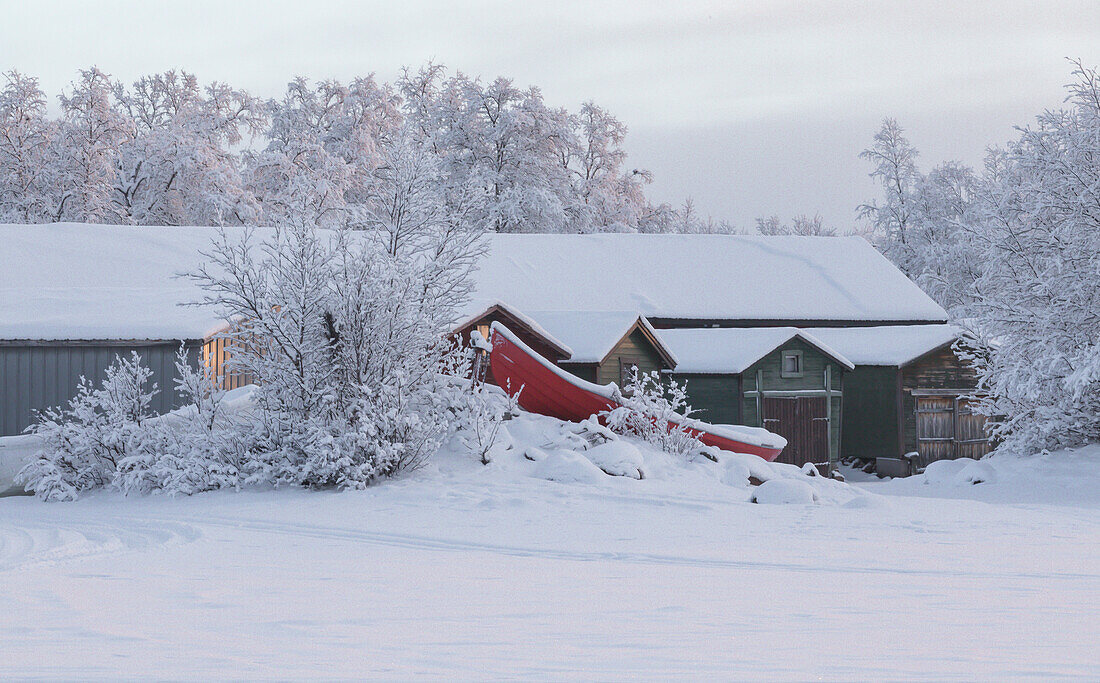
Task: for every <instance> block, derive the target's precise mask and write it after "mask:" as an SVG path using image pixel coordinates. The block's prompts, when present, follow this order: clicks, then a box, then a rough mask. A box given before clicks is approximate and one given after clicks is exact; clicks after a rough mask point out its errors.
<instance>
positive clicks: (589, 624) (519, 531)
mask: <svg viewBox="0 0 1100 683" xmlns="http://www.w3.org/2000/svg"><path fill="white" fill-rule="evenodd" d="M506 438H511V440H512V443H513V444H514V447H513V448H512V449H511V450H508V451H503V450H500V451H498V452H497V453H496V462H494V463H493V464H492V465H490V466H488V467H484V466H482V465H480V464H478V463H476V462H475V461H474V460H473V459H472V458H471V457H463V456H460V455H458V454H457V453H454V452H452V453H450V454H449V455H444V456H441V457H439V458H437V459H436V460H435V461H433V463H432V464H431V465H430V466H429V467H427V468H425V469H423V470H421V471H419V472H416V473H413V474H411V475H408V476H405V477H402V478H400V479H398V480H394V481H389V482H385V483H383V484H381V485H378V486H374V487H372V488H370V489H369V490H366V491H362V492H344V493H332V492H308V491H299V490H281V491H248V492H243V493H230V492H221V493H212V494H203V495H198V496H194V497H190V498H175V499H173V498H166V497H162V496H153V497H146V498H140V497H139V498H123V497H120V496H118V495H116V494H100V495H94V496H91V497H89V498H87V499H84V500H81V501H78V502H76V503H69V504H58V503H55V504H46V503H42V502H39V501H37V500H35V499H32V498H27V497H15V498H3V499H0V599H2V601H3V604H4V606H5V610H4V617H3V619H0V677H3V678H12V677H27V676H47V677H60V678H88V677H100V678H117V677H120V676H122V677H133V676H137V675H139V674H150V675H152V676H156V677H220V678H230V677H232V678H241V677H244V678H304V677H376V678H386V679H404V678H409V677H415V676H423V677H431V678H443V677H447V678H452V677H453V678H462V679H484V678H501V677H509V678H511V677H520V678H535V679H560V678H582V679H591V678H597V679H608V678H642V679H669V678H692V679H698V678H705V677H719V678H724V679H729V678H768V679H775V678H779V679H818V678H823V679H839V680H851V679H881V678H889V679H898V678H901V679H914V678H926V679H928V678H931V679H966V680H973V679H993V680H1003V679H1007V678H1022V677H1031V678H1041V679H1051V678H1060V677H1062V678H1073V677H1079V678H1088V677H1091V676H1094V675H1095V674H1096V672H1097V670H1100V651H1098V650H1097V649H1096V647H1095V643H1096V634H1097V633H1100V493H1098V491H1100V448H1093V449H1091V450H1085V451H1081V452H1077V453H1070V454H1056V455H1054V456H1048V457H1047V458H1046V459H1041V460H1031V461H1026V462H1023V461H1013V462H1009V461H1004V463H1002V464H989V462H983V463H976V464H975V465H981V466H986V469H987V470H991V471H994V474H993V475H989V473H988V471H986V472H985V481H983V483H980V484H973V483H968V481H972V480H974V479H977V478H981V477H974V476H970V475H972V474H974V472H971V473H970V474H962V473H961V472H959V471H955V470H956V469H958V470H961V469H962V467H965V466H968V465H967V463H963V464H962V465H961V466H960V465H955V464H951V465H950V466H940V467H939V468H933V471H932V472H931V476H929V477H925V478H922V477H916V478H911V479H909V480H905V481H900V480H896V481H883V482H879V481H868V482H860V483H858V484H855V485H844V484H840V483H837V482H832V481H827V480H823V479H820V478H811V477H805V476H801V475H798V474H797V473H796V472H794V471H792V470H793V468H770V469H769V467H767V466H764V467H763V469H762V470H759V471H757V472H756V474H758V475H759V474H763V475H764V476H770V477H772V479H771V483H769V482H766V483H765V485H764V486H763V487H752V486H748V485H747V482H746V481H744V479H745V477H747V476H748V474H750V472H749V471H748V468H749V467H750V466H752V467H754V468H755V467H756V465H754V464H753V461H746V460H744V459H742V458H736V457H732V458H724V459H723V462H721V463H718V464H714V463H710V462H709V461H705V460H701V461H700V462H698V463H694V464H690V465H682V464H678V463H677V462H676V461H674V460H671V459H670V458H665V457H664V456H663V454H660V453H654V452H651V451H648V450H647V449H645V448H639V447H637V446H636V444H631V443H630V442H625V441H623V442H611V444H610V447H608V444H604V445H603V446H600V447H598V448H602V449H603V450H602V451H597V450H596V449H589V450H584V449H583V447H581V446H578V447H577V448H575V449H573V450H570V449H568V448H565V447H564V445H565V444H567V443H569V441H570V439H571V437H568V436H567V434H566V432H565V431H563V430H562V429H561V428H560V427H558V426H555V425H554V424H552V421H548V420H547V419H545V418H532V417H523V418H521V419H519V420H517V421H514V422H513V423H510V424H509V434H508V436H507V437H506ZM624 444H625V445H624ZM759 462H762V461H759ZM595 463H599V464H600V466H601V467H603V468H604V469H608V470H615V469H618V470H620V471H623V472H629V471H630V470H631V468H632V467H637V468H640V469H642V470H643V471H644V474H645V478H644V479H641V480H637V479H633V478H628V477H611V476H608V475H606V474H604V473H603V472H601V471H600V470H599V469H598V468H597V467H595ZM937 469H941V470H943V471H941V472H937V471H936V470H937ZM949 469H950V470H951V471H948V470H949ZM941 475H942V476H941ZM926 481H927V482H929V483H925V482H926ZM1029 482H1030V483H1029ZM765 489H767V490H768V491H769V493H768V494H767V495H763V492H764V491H765ZM807 492H808V495H809V496H810V497H811V498H816V499H817V502H816V503H808V504H807V503H798V504H788V505H756V504H752V503H750V502H748V501H749V500H750V498H752V497H753V496H754V495H755V496H757V497H760V498H762V499H764V498H767V499H771V500H782V499H797V498H798V497H799V495H800V494H807Z"/></svg>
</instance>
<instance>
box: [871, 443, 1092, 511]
mask: <svg viewBox="0 0 1100 683" xmlns="http://www.w3.org/2000/svg"><path fill="white" fill-rule="evenodd" d="M868 488H873V489H874V490H876V491H877V492H879V493H889V494H898V495H914V496H927V497H935V498H972V499H975V500H983V501H987V502H1000V503H1048V504H1054V505H1078V506H1085V507H1100V444H1092V445H1090V446H1085V447H1083V448H1077V449H1066V450H1061V451H1054V452H1050V453H1039V454H1036V455H1029V456H1014V455H1001V454H996V453H995V454H993V455H988V456H986V457H985V458H983V459H981V460H970V459H966V458H962V459H959V460H940V461H937V462H934V463H931V464H930V465H928V467H927V468H925V470H924V473H923V474H921V475H918V476H914V477H907V478H904V479H893V480H890V481H885V482H881V483H876V484H870V485H868Z"/></svg>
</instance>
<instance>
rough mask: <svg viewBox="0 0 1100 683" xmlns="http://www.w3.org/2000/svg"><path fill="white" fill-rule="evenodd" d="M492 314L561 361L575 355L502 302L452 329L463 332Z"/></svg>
mask: <svg viewBox="0 0 1100 683" xmlns="http://www.w3.org/2000/svg"><path fill="white" fill-rule="evenodd" d="M494 313H496V314H499V315H500V317H502V318H505V319H507V320H508V325H507V326H508V327H510V328H511V329H512V330H513V332H515V331H516V330H523V331H526V332H527V333H528V334H530V335H532V336H534V337H536V338H538V339H540V340H542V342H543V343H544V344H546V345H547V346H549V347H550V348H552V349H554V350H555V351H557V352H558V353H560V354H561V356H562V358H563V359H571V358H572V357H573V356H574V355H576V354H575V353H574V351H573V349H572V348H571V347H569V346H566V345H565V343H564V342H562V341H561V340H559V339H558V338H557V337H555V336H554V335H552V334H550V333H549V332H548V331H546V328H544V327H543V326H542V325H540V324H539V323H538V322H537V321H536V320H535V319H534V318H532V317H530V316H528V315H524V314H523V313H522V312H521V311H518V310H516V309H515V308H512V307H511V306H509V305H508V304H506V303H504V302H503V301H495V302H493V303H492V304H490V305H489V306H488V307H487V308H485V309H484V310H482V311H479V312H478V313H475V314H474V315H471V316H469V317H467V318H465V319H463V320H462V321H460V322H459V323H458V324H456V325H455V326H454V329H455V330H456V331H457V330H463V329H465V328H467V327H470V326H471V325H474V324H475V323H478V322H480V321H482V320H484V319H485V318H488V317H489V316H492V315H493V314H494Z"/></svg>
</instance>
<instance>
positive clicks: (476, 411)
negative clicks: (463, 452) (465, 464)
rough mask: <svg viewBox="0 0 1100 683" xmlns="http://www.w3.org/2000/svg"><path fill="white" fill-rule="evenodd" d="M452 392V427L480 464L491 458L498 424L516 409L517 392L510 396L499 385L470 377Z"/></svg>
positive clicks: (497, 434) (517, 403)
mask: <svg viewBox="0 0 1100 683" xmlns="http://www.w3.org/2000/svg"><path fill="white" fill-rule="evenodd" d="M452 391H454V392H455V401H454V415H455V419H454V429H455V431H456V432H457V433H458V436H459V438H460V439H461V440H462V443H463V445H464V446H466V448H468V449H469V450H470V452H471V453H473V454H474V455H475V456H477V458H478V460H480V461H481V464H482V465H488V464H489V463H490V462H492V459H493V455H492V451H493V448H494V447H495V446H496V445H497V442H498V441H497V437H498V436H499V435H500V430H501V426H502V425H503V424H504V422H505V420H507V419H508V418H509V417H510V416H511V415H513V414H515V413H516V412H517V411H518V410H519V393H520V392H516V394H515V395H514V396H509V395H508V394H507V393H505V392H504V391H503V390H501V389H500V388H499V387H495V386H492V385H490V384H486V383H484V382H478V381H477V380H476V378H471V380H470V382H469V383H462V384H461V385H460V386H459V387H457V388H452Z"/></svg>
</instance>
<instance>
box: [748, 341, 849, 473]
mask: <svg viewBox="0 0 1100 683" xmlns="http://www.w3.org/2000/svg"><path fill="white" fill-rule="evenodd" d="M784 351H801V352H802V376H801V377H783V374H782V368H781V364H782V362H783V352H784ZM826 367H831V368H832V371H831V372H832V389H833V391H837V392H840V391H842V390H843V386H844V379H843V378H844V373H845V371H847V368H846V367H844V366H842V365H840V364H839V363H837V362H836V361H834V360H832V359H831V358H829V357H828V356H826V355H825V354H824V353H822V352H821V351H819V350H818V349H817V348H816V347H814V346H811V345H810V344H807V343H806V342H804V341H802V340H801V339H798V338H795V339H791V340H790V341H788V342H787V343H786V344H783V345H782V346H780V347H779V348H777V349H776V350H775V351H772V352H771V353H769V354H768V355H767V356H764V357H763V358H761V359H760V360H758V361H757V362H756V363H755V364H754V365H752V366H751V367H749V368H748V369H746V370H745V372H744V374H743V375H742V385H743V387H742V388H743V391H744V392H749V391H756V390H757V386H756V377H757V372H758V371H759V373H760V375H761V378H762V380H763V383H764V391H809V390H823V389H825V368H826ZM829 410H830V417H831V420H830V422H829V452H830V453H831V454H832V457H834V458H836V457H838V454H839V453H840V435H841V430H842V428H843V427H842V423H843V417H844V401H843V398H842V396H841V395H840V394H838V395H836V396H833V397H832V399H831V400H830V406H829ZM741 414H742V418H743V424H745V425H748V426H750V427H762V426H763V425H762V424H761V421H760V414H759V412H758V410H757V402H756V396H745V397H744V401H743V403H742V411H741Z"/></svg>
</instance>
